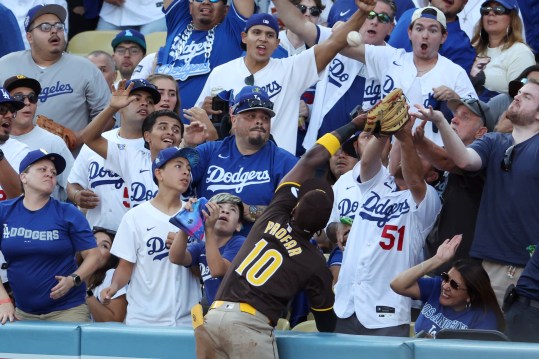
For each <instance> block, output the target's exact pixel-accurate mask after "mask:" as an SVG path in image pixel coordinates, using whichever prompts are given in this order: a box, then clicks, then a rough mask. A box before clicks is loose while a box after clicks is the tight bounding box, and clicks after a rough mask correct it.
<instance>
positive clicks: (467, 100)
mask: <svg viewBox="0 0 539 359" xmlns="http://www.w3.org/2000/svg"><path fill="white" fill-rule="evenodd" d="M460 100H461V101H462V102H464V103H465V104H467V105H470V106H473V104H475V103H477V107H478V108H479V112H480V113H481V120H483V125H484V126H485V127H486V126H487V116H486V115H485V112H484V111H483V108H482V107H481V102H479V100H478V99H476V98H461V99H460Z"/></svg>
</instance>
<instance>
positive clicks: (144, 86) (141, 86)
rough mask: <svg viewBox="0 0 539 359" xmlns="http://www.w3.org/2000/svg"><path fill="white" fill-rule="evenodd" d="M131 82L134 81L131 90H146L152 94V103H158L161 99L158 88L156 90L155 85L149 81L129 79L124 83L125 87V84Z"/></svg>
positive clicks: (127, 84)
mask: <svg viewBox="0 0 539 359" xmlns="http://www.w3.org/2000/svg"><path fill="white" fill-rule="evenodd" d="M131 83H134V86H133V89H131V92H133V91H146V92H147V93H149V94H150V95H151V96H152V99H153V102H154V104H157V103H159V101H161V94H160V93H159V90H157V86H155V85H154V84H152V83H151V82H148V81H146V80H144V79H135V80H129V81H127V82H126V83H125V88H127V86H129V85H130V84H131Z"/></svg>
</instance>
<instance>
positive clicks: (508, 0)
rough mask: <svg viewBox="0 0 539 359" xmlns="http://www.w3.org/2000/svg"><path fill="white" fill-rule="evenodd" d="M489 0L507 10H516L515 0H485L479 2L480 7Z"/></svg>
mask: <svg viewBox="0 0 539 359" xmlns="http://www.w3.org/2000/svg"><path fill="white" fill-rule="evenodd" d="M489 2H497V3H499V4H500V5H502V6H503V7H504V8H506V9H509V10H514V9H517V10H518V3H517V0H487V1H485V2H483V3H482V4H481V7H483V6H485V5H486V4H488V3H489Z"/></svg>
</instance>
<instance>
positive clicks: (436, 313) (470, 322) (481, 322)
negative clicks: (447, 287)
mask: <svg viewBox="0 0 539 359" xmlns="http://www.w3.org/2000/svg"><path fill="white" fill-rule="evenodd" d="M417 284H418V285H419V290H420V293H421V298H420V299H421V300H422V301H423V302H424V303H425V304H424V305H423V308H422V309H421V313H420V314H419V316H418V317H417V320H416V322H415V331H416V333H419V332H420V331H422V330H424V331H425V332H427V333H429V334H430V335H432V336H433V337H435V336H436V333H438V331H440V330H442V329H492V330H497V329H498V326H497V320H496V315H495V314H494V312H486V313H484V312H483V310H482V309H477V308H470V309H464V310H461V311H459V312H457V311H455V310H453V309H451V308H450V307H446V306H443V305H441V304H440V294H441V292H442V278H440V277H435V278H420V279H419V280H418V281H417Z"/></svg>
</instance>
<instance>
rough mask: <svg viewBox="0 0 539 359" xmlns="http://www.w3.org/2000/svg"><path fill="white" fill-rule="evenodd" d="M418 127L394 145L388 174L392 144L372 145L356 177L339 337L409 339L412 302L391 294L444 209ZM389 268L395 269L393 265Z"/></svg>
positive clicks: (340, 288)
mask: <svg viewBox="0 0 539 359" xmlns="http://www.w3.org/2000/svg"><path fill="white" fill-rule="evenodd" d="M412 125H413V121H409V122H408V123H407V124H406V125H405V126H404V127H403V128H402V129H401V130H399V131H398V132H397V133H396V134H395V137H396V138H397V141H395V143H394V145H393V148H392V149H391V152H390V162H389V171H388V170H387V169H386V168H385V167H384V166H383V165H382V162H381V159H380V157H381V156H380V155H381V153H382V152H383V150H384V147H385V145H386V142H387V140H388V139H387V138H376V139H373V140H372V141H370V142H369V143H368V145H367V147H366V148H365V152H364V153H363V155H362V157H361V165H360V168H357V167H355V168H354V169H353V170H352V171H353V177H354V178H357V179H358V186H359V187H360V190H361V192H362V194H363V198H362V201H361V204H360V208H359V210H358V212H357V213H356V216H355V219H354V223H353V224H352V228H351V230H350V233H349V235H348V241H347V244H346V249H345V251H344V256H343V261H342V265H341V270H340V274H339V280H338V282H337V284H336V285H335V306H334V310H335V313H336V314H337V316H338V317H339V319H338V320H337V328H336V330H335V331H336V332H338V333H346V334H360V335H385V336H408V334H409V329H410V328H409V323H410V310H411V300H410V298H405V297H402V296H400V295H398V294H395V293H394V292H392V290H391V288H390V287H389V283H390V282H391V280H392V276H395V275H397V274H398V273H399V271H402V270H406V269H408V268H410V267H411V266H414V265H416V264H417V263H419V262H420V261H421V260H422V254H423V245H424V242H425V238H426V237H427V234H428V233H429V232H430V229H431V227H432V225H433V224H434V221H435V219H436V215H437V214H438V212H439V210H440V207H441V203H440V199H439V197H438V194H437V192H436V190H435V189H434V187H431V186H430V185H428V184H427V183H433V182H435V181H436V180H437V179H438V178H439V174H438V173H437V172H436V171H435V170H434V168H433V167H432V166H431V165H430V163H428V162H427V161H426V160H424V159H421V158H420V157H419V156H418V154H417V152H416V149H415V147H414V144H413V140H412V133H411V129H412ZM388 264H390V265H388Z"/></svg>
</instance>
